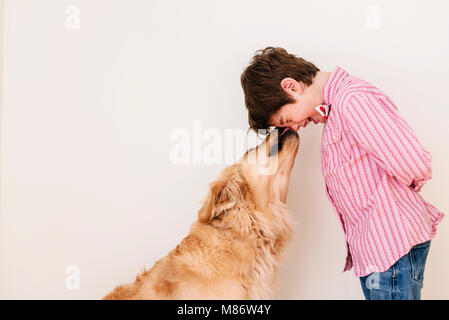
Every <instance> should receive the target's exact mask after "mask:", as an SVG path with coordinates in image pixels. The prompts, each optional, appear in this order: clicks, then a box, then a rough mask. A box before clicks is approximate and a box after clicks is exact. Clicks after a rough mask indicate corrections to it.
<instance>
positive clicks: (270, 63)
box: [240, 47, 320, 130]
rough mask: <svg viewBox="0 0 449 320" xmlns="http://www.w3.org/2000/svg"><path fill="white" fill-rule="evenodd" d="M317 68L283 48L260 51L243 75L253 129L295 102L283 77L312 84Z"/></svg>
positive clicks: (262, 126) (263, 127)
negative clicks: (282, 82) (287, 89)
mask: <svg viewBox="0 0 449 320" xmlns="http://www.w3.org/2000/svg"><path fill="white" fill-rule="evenodd" d="M318 71H320V69H318V68H317V67H316V66H315V65H314V64H313V63H311V62H308V61H306V60H304V59H303V58H300V57H297V56H295V55H293V54H289V53H288V52H287V51H286V50H285V49H283V48H279V47H266V48H265V49H261V50H257V51H256V54H255V55H254V57H253V58H252V59H251V61H250V64H249V65H248V66H247V67H246V68H245V70H244V71H243V73H242V75H241V76H240V82H241V85H242V88H243V93H244V95H245V105H246V108H247V109H248V123H249V126H250V128H251V129H253V130H258V129H267V128H268V127H269V124H268V122H269V120H270V118H271V116H272V115H273V114H274V113H275V112H276V111H278V110H279V109H280V108H281V107H282V106H284V105H285V104H287V103H293V102H295V100H294V99H293V98H292V97H290V96H289V95H288V94H287V93H285V91H284V90H283V89H282V87H281V81H282V79H284V78H285V77H290V78H292V79H295V80H296V81H298V82H299V81H301V82H303V83H304V84H305V85H307V86H310V85H311V84H312V82H313V78H314V77H315V75H316V73H317V72H318Z"/></svg>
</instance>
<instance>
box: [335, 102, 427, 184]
mask: <svg viewBox="0 0 449 320" xmlns="http://www.w3.org/2000/svg"><path fill="white" fill-rule="evenodd" d="M343 118H344V119H345V121H346V126H347V128H348V129H349V131H350V132H351V133H352V135H353V136H354V138H355V139H356V140H357V141H358V143H359V144H360V145H361V146H362V147H363V148H365V150H366V151H367V152H368V153H369V154H370V155H371V156H372V157H373V158H374V159H375V161H376V162H377V163H378V164H379V165H380V166H381V167H382V168H384V169H385V170H386V171H387V172H388V174H390V175H391V176H394V177H396V178H397V179H398V180H399V181H400V182H402V183H404V184H406V185H407V186H410V187H411V188H412V189H414V190H417V189H418V188H419V187H421V186H422V185H423V184H424V183H425V182H426V181H427V180H429V179H431V177H432V167H431V161H432V156H431V155H430V153H429V152H428V151H427V150H425V149H424V148H423V147H422V145H421V144H420V142H419V141H418V139H417V137H416V134H415V133H414V131H413V130H412V129H411V127H410V126H409V125H408V124H407V123H406V121H405V120H404V119H403V118H402V117H401V115H400V114H399V112H398V109H397V107H396V106H395V105H394V103H393V101H392V100H391V99H390V98H389V97H387V96H382V95H376V94H373V93H358V94H355V95H353V96H352V97H350V98H349V100H348V103H347V104H346V105H345V106H344V115H343Z"/></svg>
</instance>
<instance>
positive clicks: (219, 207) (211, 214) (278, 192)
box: [198, 128, 300, 222]
mask: <svg viewBox="0 0 449 320" xmlns="http://www.w3.org/2000/svg"><path fill="white" fill-rule="evenodd" d="M299 141H300V140H299V136H298V133H297V132H296V131H294V130H292V129H289V128H276V129H275V130H273V131H272V132H271V133H270V134H269V135H268V136H267V138H266V139H265V140H264V142H262V143H261V144H260V145H258V146H257V147H255V148H252V149H250V150H248V151H247V152H246V153H245V154H244V155H243V157H242V158H241V159H240V160H239V161H238V162H237V163H235V164H234V165H232V166H229V167H227V168H225V169H224V170H223V172H222V173H221V175H220V177H219V178H218V179H216V180H215V181H213V182H212V183H211V184H210V190H209V193H208V195H207V198H206V200H205V202H204V204H203V206H202V207H201V209H200V210H199V212H198V218H199V220H200V221H201V222H208V221H210V220H212V219H213V218H215V217H218V216H219V215H221V214H222V213H224V212H226V210H231V209H232V208H234V207H235V206H236V205H241V204H244V205H245V206H247V207H248V208H250V209H251V208H253V209H256V208H258V207H259V208H260V207H267V206H268V205H269V204H271V203H276V202H279V201H280V202H282V203H285V202H286V198H287V192H288V184H289V180H290V173H291V170H292V168H293V164H294V160H295V158H296V154H297V152H298V148H299Z"/></svg>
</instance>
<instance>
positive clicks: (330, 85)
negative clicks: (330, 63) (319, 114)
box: [323, 66, 348, 105]
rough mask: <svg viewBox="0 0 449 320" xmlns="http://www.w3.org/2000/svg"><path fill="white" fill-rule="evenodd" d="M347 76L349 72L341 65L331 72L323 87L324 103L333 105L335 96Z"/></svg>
mask: <svg viewBox="0 0 449 320" xmlns="http://www.w3.org/2000/svg"><path fill="white" fill-rule="evenodd" d="M347 76H348V72H347V71H346V70H344V69H343V68H341V67H339V66H337V67H336V68H335V69H334V71H332V72H331V74H330V76H329V78H328V79H327V81H326V84H325V85H324V88H323V103H324V104H327V105H331V104H332V102H334V101H335V96H336V95H337V92H338V90H339V89H340V87H341V85H342V83H343V80H344V79H345V78H346V77H347Z"/></svg>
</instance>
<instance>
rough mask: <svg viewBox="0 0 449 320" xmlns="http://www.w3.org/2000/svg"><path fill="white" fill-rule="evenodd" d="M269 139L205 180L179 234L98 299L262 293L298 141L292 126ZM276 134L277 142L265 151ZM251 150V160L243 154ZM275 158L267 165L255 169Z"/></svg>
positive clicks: (285, 219)
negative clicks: (166, 249)
mask: <svg viewBox="0 0 449 320" xmlns="http://www.w3.org/2000/svg"><path fill="white" fill-rule="evenodd" d="M277 138H278V134H277V133H276V135H274V134H270V135H269V136H268V137H267V139H266V140H265V141H264V142H263V143H262V144H261V145H259V146H257V148H253V149H251V150H249V151H248V152H246V153H245V155H244V156H243V157H242V159H240V160H239V161H238V162H237V163H236V164H234V165H232V166H229V167H227V168H225V169H224V170H223V172H222V173H221V175H220V177H219V178H218V179H217V180H215V181H214V182H212V183H211V184H210V190H209V193H208V195H207V198H206V200H205V201H204V204H203V206H202V207H201V209H200V210H199V212H198V220H196V221H195V222H194V223H193V224H192V226H191V228H190V232H189V234H188V235H187V237H185V238H184V239H183V240H182V241H181V243H180V244H179V245H178V246H177V247H176V248H175V249H174V250H172V251H171V252H170V253H169V254H168V255H167V256H165V257H164V258H162V259H160V260H158V261H157V262H156V263H155V264H154V266H153V267H152V268H151V269H150V270H148V271H145V270H144V272H143V273H141V274H140V275H138V276H137V277H136V280H135V281H134V282H133V283H130V284H125V285H120V286H118V287H116V288H115V289H114V290H113V291H112V292H111V293H109V294H108V295H106V296H105V297H104V298H103V299H269V298H270V297H271V292H272V289H273V287H274V285H275V282H276V271H277V269H278V266H279V264H280V261H281V257H282V254H283V252H284V249H285V247H286V244H287V243H288V241H289V240H290V239H291V236H292V224H293V221H292V220H291V218H290V216H289V214H288V212H287V206H286V204H285V201H286V196H287V189H288V183H289V177H290V172H291V169H292V167H293V163H294V159H295V157H296V154H297V151H298V147H299V137H298V134H297V133H296V132H294V131H291V130H290V131H288V132H287V134H285V135H284V136H282V137H280V138H279V139H277ZM278 140H282V142H283V143H282V148H280V151H279V152H278V153H276V154H275V155H274V156H273V155H271V156H270V154H269V150H270V148H271V147H272V146H273V145H274V144H275V142H276V143H277V142H278ZM279 145H281V144H279ZM267 150H268V151H267ZM256 157H258V158H257V161H256V162H257V163H255V161H250V160H251V159H252V160H254V159H256ZM275 157H277V158H276V161H277V163H276V165H277V168H276V170H275V172H274V173H273V174H261V173H260V172H261V169H264V168H266V167H267V165H268V163H267V161H268V160H272V159H274V158H275ZM251 162H252V163H251Z"/></svg>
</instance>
